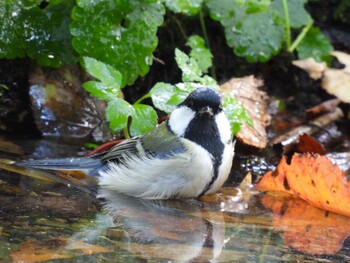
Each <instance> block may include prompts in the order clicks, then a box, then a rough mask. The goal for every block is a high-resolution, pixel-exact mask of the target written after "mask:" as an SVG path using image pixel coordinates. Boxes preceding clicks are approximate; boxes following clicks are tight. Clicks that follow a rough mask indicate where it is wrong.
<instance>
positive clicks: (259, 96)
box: [220, 76, 271, 148]
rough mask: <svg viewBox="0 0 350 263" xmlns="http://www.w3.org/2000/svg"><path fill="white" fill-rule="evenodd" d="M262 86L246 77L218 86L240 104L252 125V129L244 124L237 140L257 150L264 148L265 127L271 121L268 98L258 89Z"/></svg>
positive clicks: (253, 79) (257, 80) (254, 79)
mask: <svg viewBox="0 0 350 263" xmlns="http://www.w3.org/2000/svg"><path fill="white" fill-rule="evenodd" d="M262 85H263V81H262V80H260V79H256V78H254V77H253V76H247V77H243V78H232V79H230V80H229V81H227V82H225V83H224V84H222V85H221V86H220V89H221V91H222V92H224V93H225V92H228V93H230V94H232V95H233V96H235V97H236V98H237V100H238V101H239V102H241V103H242V105H243V106H244V107H245V109H246V111H247V114H248V116H249V118H250V119H251V120H252V123H253V127H251V126H249V125H248V124H246V123H244V124H243V125H242V127H241V130H240V131H239V133H238V134H237V138H239V139H240V140H241V141H243V142H244V143H245V144H248V145H252V146H255V147H257V148H265V147H266V144H267V139H266V127H267V126H268V125H269V124H270V120H271V116H270V115H269V113H268V110H267V101H268V96H267V95H266V93H265V92H264V91H262V90H259V89H258V88H259V87H261V86H262Z"/></svg>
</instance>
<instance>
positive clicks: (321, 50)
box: [297, 27, 333, 62]
mask: <svg viewBox="0 0 350 263" xmlns="http://www.w3.org/2000/svg"><path fill="white" fill-rule="evenodd" d="M297 51H298V55H299V59H306V58H309V57H313V58H314V59H315V60H317V61H327V62H330V60H331V55H330V53H331V51H333V47H332V45H331V44H330V42H329V40H328V38H326V37H325V36H324V35H323V34H322V32H321V30H320V29H319V28H315V27H312V28H310V30H309V31H308V32H307V34H306V35H305V37H304V38H303V40H302V41H301V42H300V44H299V45H298V46H297Z"/></svg>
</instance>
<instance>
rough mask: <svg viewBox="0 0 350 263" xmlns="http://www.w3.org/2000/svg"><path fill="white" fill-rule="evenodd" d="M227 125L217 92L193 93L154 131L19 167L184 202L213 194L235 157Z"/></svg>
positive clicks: (205, 89)
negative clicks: (91, 178) (83, 176)
mask: <svg viewBox="0 0 350 263" xmlns="http://www.w3.org/2000/svg"><path fill="white" fill-rule="evenodd" d="M234 144H235V142H234V140H233V136H232V132H231V126H230V123H229V121H228V119H227V117H226V115H225V113H224V110H223V107H222V96H221V94H220V93H219V92H218V91H216V90H214V89H212V88H209V87H199V88H197V89H195V90H194V91H192V92H191V93H190V94H189V95H188V96H187V97H186V99H185V100H184V101H183V102H182V103H180V104H179V105H178V106H177V107H176V108H175V109H174V110H173V111H172V112H171V113H170V116H169V117H168V118H167V120H166V121H164V122H163V123H161V124H160V125H158V126H156V127H155V128H154V129H153V130H152V131H150V132H148V133H146V134H144V135H141V136H137V137H134V138H130V139H126V140H124V141H123V142H121V143H119V144H117V145H115V146H114V147H112V148H111V149H109V150H106V151H104V152H102V153H99V154H95V155H92V156H88V157H80V158H62V159H49V160H32V161H30V160H29V161H22V162H18V163H17V165H21V166H29V167H33V168H39V169H47V170H60V169H61V170H83V171H85V172H86V173H87V174H89V175H97V176H98V185H99V187H101V188H103V189H106V190H108V191H115V192H117V193H122V194H125V195H129V196H133V197H138V198H144V199H187V198H197V197H199V196H201V195H207V194H211V193H215V192H217V191H218V190H219V189H220V188H221V187H222V185H223V184H224V183H225V181H226V180H227V178H228V176H229V173H230V170H231V166H232V161H233V157H234Z"/></svg>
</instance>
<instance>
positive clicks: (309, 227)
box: [261, 195, 350, 255]
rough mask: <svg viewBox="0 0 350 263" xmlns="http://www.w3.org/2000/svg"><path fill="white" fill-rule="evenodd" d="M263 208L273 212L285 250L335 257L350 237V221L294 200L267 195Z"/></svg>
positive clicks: (296, 199)
mask: <svg viewBox="0 0 350 263" xmlns="http://www.w3.org/2000/svg"><path fill="white" fill-rule="evenodd" d="M261 202H262V204H263V205H264V206H265V207H266V208H268V209H271V210H272V211H273V212H274V217H273V226H274V228H275V230H276V231H282V232H283V237H284V242H285V245H286V246H289V247H291V248H294V249H296V250H299V251H302V252H304V253H308V254H317V255H322V254H327V255H333V254H335V253H337V252H338V251H339V250H340V249H341V248H342V244H343V242H344V240H345V239H346V238H347V237H348V236H349V235H350V225H349V218H348V217H345V216H341V215H337V214H334V213H331V212H328V211H324V210H321V209H318V208H316V207H313V206H311V205H309V204H308V203H306V202H305V201H303V200H301V199H299V198H294V197H292V196H288V197H281V196H270V195H265V196H263V197H262V199H261Z"/></svg>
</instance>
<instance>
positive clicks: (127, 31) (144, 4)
mask: <svg viewBox="0 0 350 263" xmlns="http://www.w3.org/2000/svg"><path fill="white" fill-rule="evenodd" d="M77 4H78V6H77V7H75V8H74V10H73V13H72V18H73V22H72V24H71V34H72V35H73V42H72V43H73V46H74V48H75V49H76V50H77V51H78V53H80V54H81V55H83V56H86V55H88V56H91V57H94V58H96V59H98V60H100V61H103V62H105V63H107V64H109V65H111V66H113V67H115V68H116V69H118V70H120V72H121V74H122V76H123V79H122V84H121V87H124V86H125V85H127V84H128V85H131V84H132V83H134V81H135V80H136V78H137V77H138V76H139V75H140V76H145V75H146V74H147V73H148V71H149V67H150V65H151V64H152V60H153V51H154V50H155V48H156V47H157V44H158V39H157V35H156V33H157V29H158V27H159V26H160V25H161V24H162V23H163V15H164V13H165V9H164V6H163V4H162V2H161V1H152V2H151V1H141V0H129V1H127V0H98V1H92V0H77Z"/></svg>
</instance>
